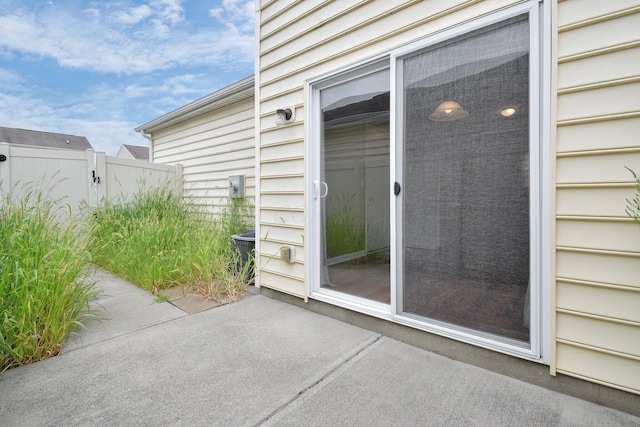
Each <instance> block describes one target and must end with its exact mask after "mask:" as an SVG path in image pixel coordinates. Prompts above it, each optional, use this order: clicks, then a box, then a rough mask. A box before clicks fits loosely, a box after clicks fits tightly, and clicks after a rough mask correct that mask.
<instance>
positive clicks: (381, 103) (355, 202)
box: [319, 69, 391, 304]
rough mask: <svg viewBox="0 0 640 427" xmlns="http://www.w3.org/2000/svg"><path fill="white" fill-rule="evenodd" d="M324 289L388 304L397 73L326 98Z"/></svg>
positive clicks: (335, 89) (367, 78)
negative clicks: (392, 82)
mask: <svg viewBox="0 0 640 427" xmlns="http://www.w3.org/2000/svg"><path fill="white" fill-rule="evenodd" d="M320 104H321V110H322V118H321V147H320V157H321V160H320V163H321V165H320V180H321V182H322V184H321V185H320V189H319V191H320V193H321V194H320V195H321V217H322V218H321V221H322V222H321V231H320V234H321V238H322V248H321V257H322V263H321V264H322V266H321V287H322V288H325V289H331V290H333V291H337V292H341V293H344V294H348V295H352V296H355V297H360V298H366V299H369V300H372V301H377V302H381V303H385V304H388V303H389V302H390V292H389V282H390V272H389V265H390V264H389V260H390V258H389V249H390V248H389V246H390V226H391V224H390V217H389V212H390V208H389V70H388V69H386V70H383V71H379V72H375V73H372V74H368V75H364V76H361V77H359V78H356V79H353V80H349V81H347V82H344V83H340V84H337V85H334V86H330V87H328V88H325V89H322V90H321V91H320Z"/></svg>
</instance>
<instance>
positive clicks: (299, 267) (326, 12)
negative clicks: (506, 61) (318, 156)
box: [256, 0, 518, 297]
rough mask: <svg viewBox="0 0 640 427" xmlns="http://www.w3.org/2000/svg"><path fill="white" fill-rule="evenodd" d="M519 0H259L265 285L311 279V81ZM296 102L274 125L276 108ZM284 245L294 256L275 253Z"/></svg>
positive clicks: (295, 286)
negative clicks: (286, 121) (290, 119)
mask: <svg viewBox="0 0 640 427" xmlns="http://www.w3.org/2000/svg"><path fill="white" fill-rule="evenodd" d="M515 3H518V1H515V0H485V1H479V0H467V1H463V0H456V1H452V0H430V1H416V0H414V1H406V0H388V1H384V2H383V1H370V2H355V1H354V2H346V1H340V2H336V1H327V0H305V1H295V2H285V1H275V0H260V1H259V2H258V5H259V17H258V19H259V21H260V25H259V27H258V28H259V31H258V34H257V37H258V55H257V64H256V65H257V70H258V71H257V73H256V74H257V75H258V78H257V81H258V84H257V87H256V96H257V97H258V102H257V105H258V115H259V123H260V125H259V127H260V129H259V135H260V146H259V152H258V161H259V162H260V169H261V172H260V215H259V221H260V242H259V245H258V250H259V253H260V260H259V263H260V275H259V280H260V285H261V286H266V287H269V288H273V289H277V290H280V291H282V292H286V293H290V294H293V295H297V296H300V297H306V296H307V285H306V284H305V259H306V252H305V246H304V241H305V236H307V230H305V209H304V207H305V158H304V153H305V149H306V146H305V141H304V135H305V105H304V102H305V91H304V84H305V81H307V80H309V79H312V78H315V77H318V76H321V75H323V74H325V73H328V72H333V71H336V70H338V69H340V68H342V67H345V66H347V65H350V64H354V63H357V62H359V61H363V60H366V59H369V58H371V57H373V56H375V55H378V54H382V53H385V52H388V51H389V50H391V49H393V48H396V47H398V46H401V45H403V44H405V43H409V42H411V41H414V40H417V39H419V38H422V37H425V36H428V35H430V34H433V33H435V32H437V31H440V30H442V29H445V28H449V27H451V26H453V25H456V24H459V23H461V22H464V21H467V20H469V19H472V18H474V17H477V16H480V15H484V14H486V13H488V12H490V11H494V10H498V9H500V8H503V7H505V6H509V5H511V4H515ZM288 105H293V106H296V121H295V123H294V124H291V125H288V126H281V127H276V125H275V110H276V109H278V108H282V107H283V106H288ZM283 244H287V245H293V246H294V247H295V248H296V262H295V263H293V264H289V263H285V262H283V261H280V260H279V259H277V258H276V257H275V255H276V254H277V253H278V250H279V247H280V246H282V245H283Z"/></svg>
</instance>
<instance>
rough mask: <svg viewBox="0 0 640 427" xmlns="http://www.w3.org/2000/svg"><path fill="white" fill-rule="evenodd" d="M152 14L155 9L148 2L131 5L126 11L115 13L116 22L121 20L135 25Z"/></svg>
mask: <svg viewBox="0 0 640 427" xmlns="http://www.w3.org/2000/svg"><path fill="white" fill-rule="evenodd" d="M151 15H153V10H151V8H150V7H149V6H147V5H146V4H143V5H142V6H138V7H131V8H129V9H128V10H127V11H126V12H123V11H119V12H116V13H114V15H113V17H114V19H115V21H116V22H120V23H122V24H126V25H133V24H137V23H138V22H140V21H142V20H143V19H146V18H148V17H150V16H151Z"/></svg>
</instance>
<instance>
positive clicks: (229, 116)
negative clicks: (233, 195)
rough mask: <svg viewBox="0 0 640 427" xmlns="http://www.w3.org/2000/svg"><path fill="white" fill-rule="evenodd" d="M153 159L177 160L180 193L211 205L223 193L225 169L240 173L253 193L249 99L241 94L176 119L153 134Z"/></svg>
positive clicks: (250, 196) (222, 200)
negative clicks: (205, 110)
mask: <svg viewBox="0 0 640 427" xmlns="http://www.w3.org/2000/svg"><path fill="white" fill-rule="evenodd" d="M153 141H154V143H153V159H154V162H156V163H181V164H182V165H183V176H184V190H185V194H186V195H187V196H189V197H192V198H193V199H194V200H195V201H196V202H198V203H205V204H207V205H209V206H211V207H212V209H213V210H214V211H217V210H218V209H220V208H221V207H222V206H226V204H227V203H228V198H229V184H228V178H229V176H230V175H244V176H245V195H246V197H247V201H248V203H249V204H250V205H253V200H254V197H255V130H254V100H253V99H247V100H244V101H240V102H237V103H235V104H232V105H230V106H226V107H224V108H220V109H217V110H214V111H211V112H208V113H205V114H202V115H200V116H197V117H194V118H191V119H187V120H184V121H181V122H179V123H177V124H174V125H172V126H169V127H167V128H163V129H161V130H159V131H157V132H155V133H154V134H153Z"/></svg>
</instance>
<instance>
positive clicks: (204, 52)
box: [0, 0, 253, 74]
mask: <svg viewBox="0 0 640 427" xmlns="http://www.w3.org/2000/svg"><path fill="white" fill-rule="evenodd" d="M227 3H228V4H227ZM248 3H251V2H246V1H245V2H244V3H242V4H240V3H238V2H234V1H230V2H225V3H224V5H225V7H226V9H225V10H227V12H226V13H228V14H229V16H233V19H232V21H231V24H232V27H231V28H230V29H229V28H227V29H221V28H214V27H202V28H199V29H197V30H194V29H193V28H191V27H188V26H181V25H178V24H179V23H180V22H181V21H182V20H183V19H184V17H183V10H182V7H181V5H180V1H178V0H154V1H151V2H149V3H148V4H146V5H142V6H139V7H136V8H131V9H127V10H126V11H120V12H117V13H114V12H111V13H110V14H109V16H110V19H107V20H105V19H101V18H100V17H101V16H104V15H105V13H104V10H103V11H101V10H98V9H96V8H95V7H94V8H93V9H86V10H84V13H85V16H86V14H87V13H88V14H89V15H90V16H91V17H93V19H94V22H93V23H92V24H91V25H87V23H86V19H82V18H81V17H80V16H81V15H78V16H76V15H74V14H70V13H68V12H66V11H65V10H62V9H56V8H46V10H43V11H42V13H40V14H38V13H36V12H21V11H16V12H9V13H6V14H4V15H1V16H0V53H5V52H12V51H13V52H21V53H23V54H24V53H26V54H33V55H37V56H40V57H48V58H52V59H54V60H55V61H56V62H58V64H59V65H60V66H62V67H69V68H75V69H79V70H89V71H97V72H113V73H118V74H134V73H147V72H150V71H153V70H159V69H167V68H171V67H176V66H193V65H195V66H198V65H205V64H212V65H213V64H216V65H217V64H219V63H221V64H225V63H229V62H240V63H245V64H246V63H248V62H251V61H252V59H253V32H252V31H253V28H252V24H251V25H250V27H251V30H248V29H245V28H243V27H242V26H241V25H236V24H234V23H233V22H235V21H234V20H239V19H240V17H241V16H247V15H246V14H244V15H243V10H244V9H243V7H244V6H246V4H248ZM107 5H109V3H100V6H96V7H105V9H106V8H107ZM243 5H244V6H243ZM44 12H46V13H44ZM0 13H1V12H0ZM238 22H240V21H238ZM123 26H124V27H123ZM229 31H231V32H232V33H233V37H229V36H228V32H229Z"/></svg>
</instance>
